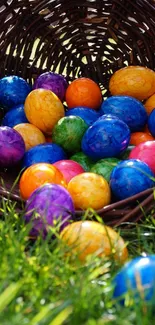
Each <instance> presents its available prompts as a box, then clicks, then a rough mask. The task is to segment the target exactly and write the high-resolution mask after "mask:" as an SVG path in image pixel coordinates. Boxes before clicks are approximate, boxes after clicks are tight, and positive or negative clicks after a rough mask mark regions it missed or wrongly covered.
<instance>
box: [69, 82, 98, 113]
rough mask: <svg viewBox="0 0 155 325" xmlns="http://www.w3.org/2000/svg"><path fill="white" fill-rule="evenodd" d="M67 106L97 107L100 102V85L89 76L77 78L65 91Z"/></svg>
mask: <svg viewBox="0 0 155 325" xmlns="http://www.w3.org/2000/svg"><path fill="white" fill-rule="evenodd" d="M66 102H67V105H68V108H69V109H70V108H74V107H79V106H83V107H89V108H92V109H99V108H100V105H101V102H102V93H101V90H100V87H99V86H98V85H97V84H96V83H95V82H94V81H93V80H91V79H89V78H84V77H83V78H78V79H75V80H74V81H72V82H71V84H70V85H69V87H68V88H67V91H66Z"/></svg>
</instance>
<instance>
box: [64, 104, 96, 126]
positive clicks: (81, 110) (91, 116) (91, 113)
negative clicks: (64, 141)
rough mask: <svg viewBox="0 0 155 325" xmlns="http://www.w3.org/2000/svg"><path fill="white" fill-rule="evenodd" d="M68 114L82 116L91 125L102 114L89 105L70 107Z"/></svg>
mask: <svg viewBox="0 0 155 325" xmlns="http://www.w3.org/2000/svg"><path fill="white" fill-rule="evenodd" d="M65 115H66V116H79V117H81V118H82V119H83V120H84V121H85V123H86V124H87V125H88V126H90V125H92V124H93V123H94V122H95V121H96V120H97V119H98V118H99V117H100V114H99V113H98V112H96V111H95V110H93V109H91V108H88V107H75V108H72V109H69V110H68V111H67V112H66V113H65Z"/></svg>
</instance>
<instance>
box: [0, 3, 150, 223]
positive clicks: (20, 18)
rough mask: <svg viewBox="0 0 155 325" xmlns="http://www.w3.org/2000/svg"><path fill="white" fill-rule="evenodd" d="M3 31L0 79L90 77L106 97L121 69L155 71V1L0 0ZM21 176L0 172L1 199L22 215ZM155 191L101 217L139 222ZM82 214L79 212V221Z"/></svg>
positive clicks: (120, 204) (114, 206)
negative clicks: (137, 67) (14, 76)
mask: <svg viewBox="0 0 155 325" xmlns="http://www.w3.org/2000/svg"><path fill="white" fill-rule="evenodd" d="M0 30H1V33H0V77H3V76H4V75H11V74H17V75H19V76H22V77H23V78H25V79H26V80H28V81H29V82H30V84H33V82H34V80H35V78H36V77H37V76H38V75H39V74H40V73H43V72H45V71H49V70H52V71H56V72H58V73H61V74H63V75H64V76H66V77H67V80H68V81H72V80H73V79H74V78H76V77H81V76H86V77H90V78H92V79H93V80H94V81H96V82H97V83H99V85H100V87H101V89H102V92H103V97H107V96H108V95H109V90H108V84H109V79H110V77H111V75H112V74H113V73H114V72H115V71H116V70H118V69H120V68H122V67H125V66H127V65H141V66H142V65H143V66H147V67H149V68H151V69H153V70H155V55H154V52H155V1H154V0H77V1H75V0H53V1H49V0H33V1H31V0H21V1H19V0H12V1H6V0H1V1H0ZM17 171H18V170H17ZM17 174H18V173H17V172H15V173H13V174H12V173H11V172H10V171H6V172H4V171H1V172H0V176H1V178H2V179H3V180H4V184H3V183H2V185H1V187H0V197H1V198H2V197H3V198H9V199H10V200H12V201H13V202H16V204H17V209H18V211H20V210H21V208H22V203H23V202H22V201H21V198H20V195H19V190H18V185H17V186H15V187H14V188H13V190H11V188H12V184H13V183H14V180H15V179H16V177H17ZM153 192H154V189H149V190H147V191H144V192H143V193H140V194H138V195H136V196H133V197H131V198H129V199H127V200H123V201H120V202H117V203H112V204H111V205H109V206H107V207H105V208H103V209H101V210H98V211H97V213H98V214H99V215H100V216H101V217H102V218H103V219H104V220H105V222H106V223H107V224H109V225H120V224H122V223H124V222H126V223H127V221H131V222H137V221H139V220H140V219H141V218H144V217H145V213H151V211H152V209H154V193H153ZM83 213H84V212H83V211H76V216H77V218H80V217H81V216H82V215H83ZM151 215H152V216H153V215H154V212H153V214H151Z"/></svg>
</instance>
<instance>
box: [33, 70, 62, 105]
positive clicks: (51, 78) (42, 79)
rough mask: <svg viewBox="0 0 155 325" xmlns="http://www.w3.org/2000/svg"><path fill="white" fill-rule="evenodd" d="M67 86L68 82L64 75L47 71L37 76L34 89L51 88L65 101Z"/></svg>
mask: <svg viewBox="0 0 155 325" xmlns="http://www.w3.org/2000/svg"><path fill="white" fill-rule="evenodd" d="M67 87H68V83H67V81H66V79H65V78H64V77H63V76H62V75H60V74H58V73H55V72H45V73H42V74H41V75H40V76H39V77H37V79H36V80H35V83H34V86H33V89H38V88H44V89H48V90H51V91H52V92H53V93H54V94H55V95H57V97H58V98H59V99H60V100H61V101H63V100H64V98H65V93H66V89H67Z"/></svg>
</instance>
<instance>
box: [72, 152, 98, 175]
mask: <svg viewBox="0 0 155 325" xmlns="http://www.w3.org/2000/svg"><path fill="white" fill-rule="evenodd" d="M70 159H71V160H74V161H76V162H78V163H79V164H80V165H81V166H82V167H83V169H84V170H85V172H89V171H90V169H91V167H92V165H93V164H94V163H95V162H94V161H93V160H92V159H91V158H89V157H88V156H87V155H85V154H84V153H83V152H82V151H80V152H77V153H75V154H74V155H73V156H71V157H70Z"/></svg>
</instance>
